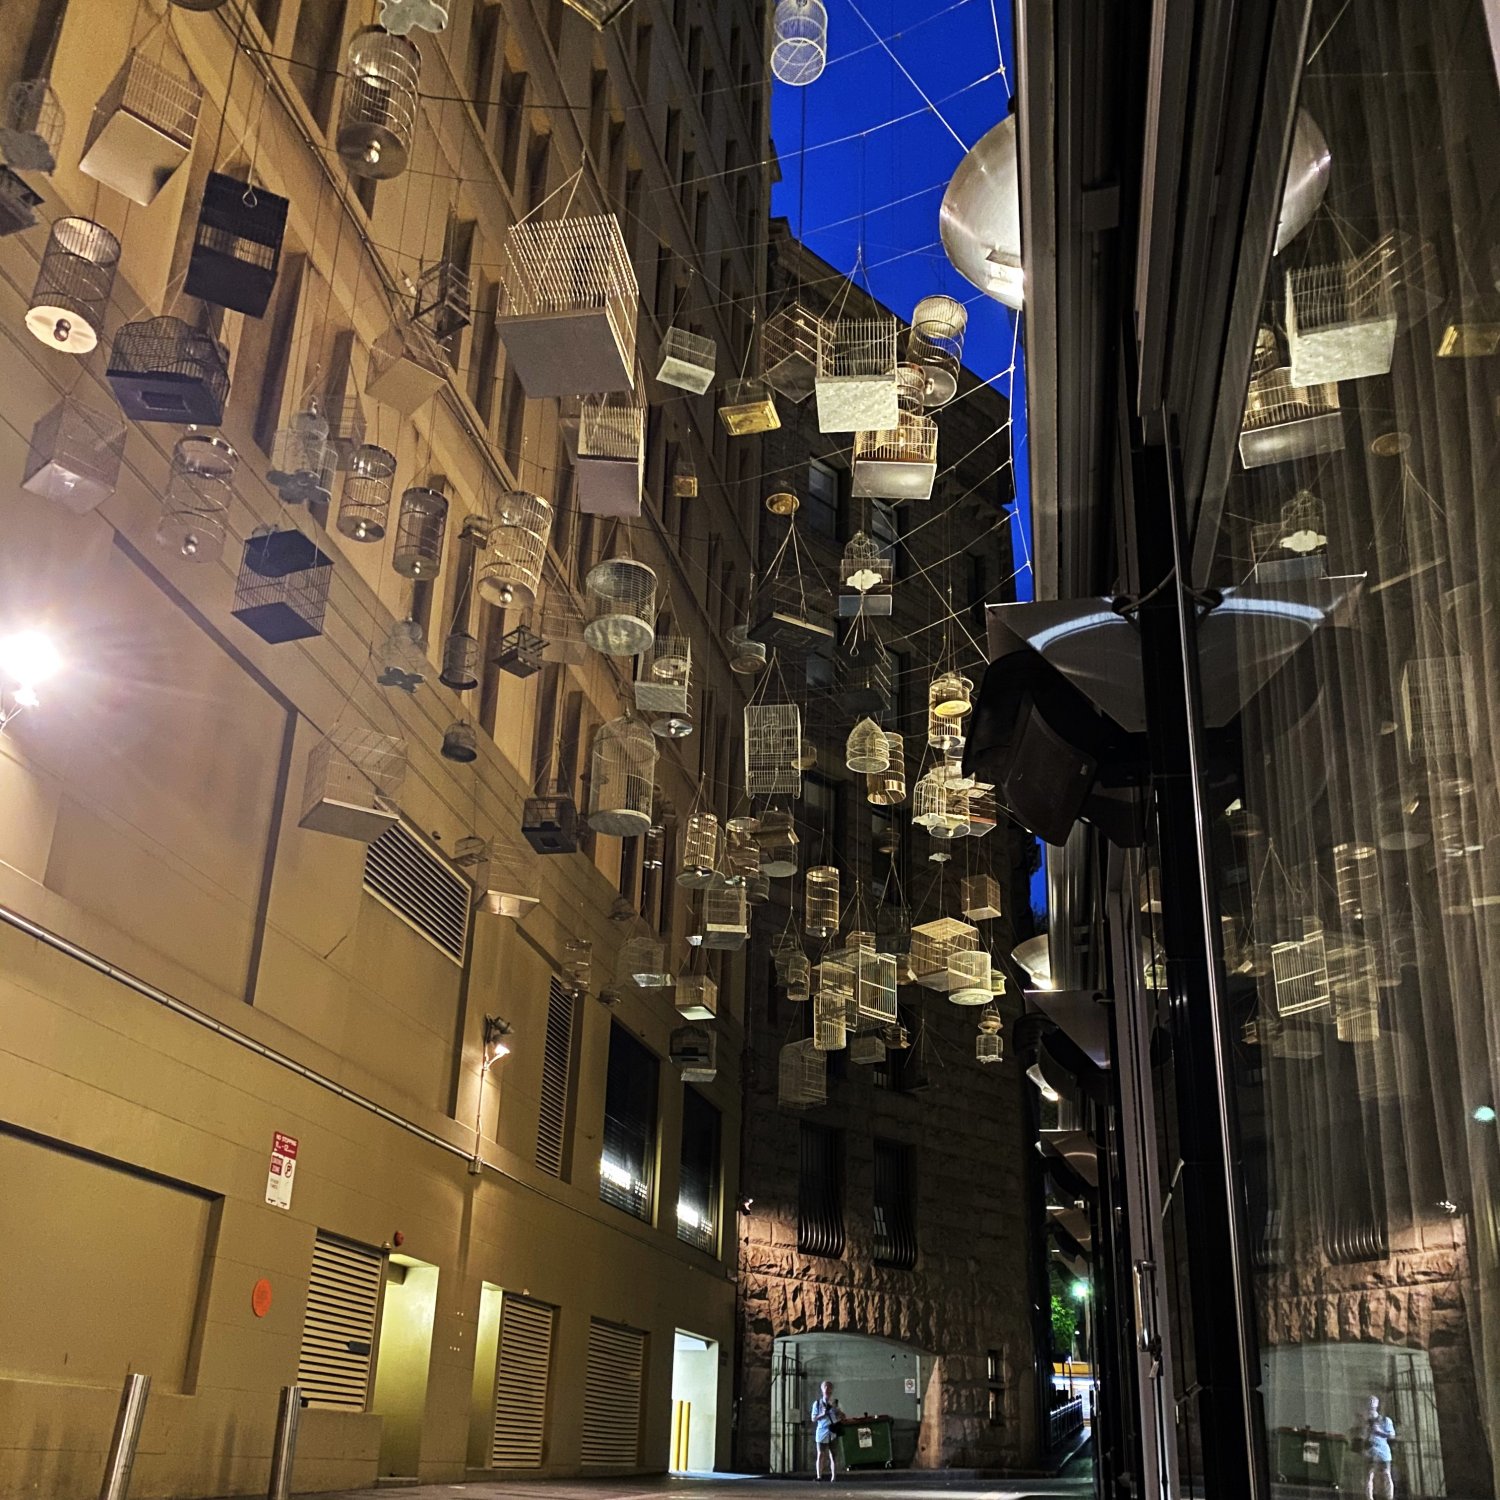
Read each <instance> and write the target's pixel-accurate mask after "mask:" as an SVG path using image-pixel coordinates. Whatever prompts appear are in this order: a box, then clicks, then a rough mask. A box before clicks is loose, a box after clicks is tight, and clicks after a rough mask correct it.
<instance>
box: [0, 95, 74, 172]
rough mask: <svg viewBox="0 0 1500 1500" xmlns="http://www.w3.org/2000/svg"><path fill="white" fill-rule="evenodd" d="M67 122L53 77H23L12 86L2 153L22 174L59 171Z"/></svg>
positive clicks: (1, 136) (1, 137)
mask: <svg viewBox="0 0 1500 1500" xmlns="http://www.w3.org/2000/svg"><path fill="white" fill-rule="evenodd" d="M65 124H66V121H65V119H64V116H63V108H62V103H61V101H60V100H59V99H58V97H57V90H56V89H54V88H53V87H52V80H51V79H49V78H23V79H22V80H21V81H20V82H18V83H14V84H12V85H11V89H10V93H9V94H8V95H7V96H6V100H5V124H4V125H3V126H0V151H3V152H4V153H5V160H6V161H7V162H8V163H9V164H10V165H11V166H12V167H14V168H15V169H16V171H18V172H41V173H42V174H43V175H46V174H47V173H50V172H54V171H56V170H57V159H58V158H57V153H58V152H59V150H61V148H62V140H63V130H64V127H65Z"/></svg>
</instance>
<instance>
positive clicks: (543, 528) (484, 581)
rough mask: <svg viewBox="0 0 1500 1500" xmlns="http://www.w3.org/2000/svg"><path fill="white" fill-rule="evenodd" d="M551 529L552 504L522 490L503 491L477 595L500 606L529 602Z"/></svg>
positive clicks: (539, 577) (545, 552)
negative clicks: (504, 493)
mask: <svg viewBox="0 0 1500 1500" xmlns="http://www.w3.org/2000/svg"><path fill="white" fill-rule="evenodd" d="M551 532H552V507H551V505H550V504H548V502H547V501H545V500H543V499H542V497H541V496H540V495H533V494H529V493H527V492H526V491H524V490H513V491H510V492H509V493H507V494H506V495H505V496H504V498H503V499H502V501H501V504H500V508H499V515H498V518H497V519H496V522H495V525H494V526H493V527H492V528H491V531H490V549H489V555H488V556H487V557H486V558H485V560H484V565H483V567H482V568H481V569H480V573H479V592H480V594H481V595H482V596H483V597H484V598H486V599H488V600H489V601H490V603H491V604H496V605H499V607H500V608H501V609H508V608H510V607H511V606H512V605H516V606H519V607H521V608H525V607H526V606H527V605H529V604H531V603H532V602H533V601H534V600H535V598H536V590H537V585H538V584H539V583H540V582H541V578H542V567H543V565H544V564H545V562H546V560H547V538H548V537H549V536H550V535H551Z"/></svg>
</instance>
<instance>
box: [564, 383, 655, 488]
mask: <svg viewBox="0 0 1500 1500" xmlns="http://www.w3.org/2000/svg"><path fill="white" fill-rule="evenodd" d="M575 471H576V473H577V476H578V508H579V510H581V511H582V512H583V513H584V514H585V515H589V516H638V515H640V513H641V484H642V481H643V480H644V478H645V473H646V409H645V407H644V406H642V405H641V403H640V402H639V401H638V400H637V399H636V397H635V396H633V395H631V394H630V393H628V392H625V393H621V394H614V395H605V396H586V397H584V401H583V410H582V413H581V415H580V416H579V419H578V461H577V463H576V465H575Z"/></svg>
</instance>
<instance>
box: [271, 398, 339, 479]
mask: <svg viewBox="0 0 1500 1500" xmlns="http://www.w3.org/2000/svg"><path fill="white" fill-rule="evenodd" d="M337 468H338V455H337V454H336V453H335V452H334V450H333V446H332V445H331V444H330V443H329V441H328V419H327V418H326V417H325V416H324V415H323V414H322V412H320V411H319V410H318V405H317V401H316V400H314V401H313V403H312V404H311V405H310V406H308V407H307V408H306V409H305V410H303V411H299V412H295V413H293V415H292V419H291V421H290V422H289V423H288V424H287V425H286V426H285V427H283V428H281V429H279V430H278V432H277V433H276V439H275V441H274V442H273V443H272V445H271V463H270V466H269V467H268V468H267V470H266V483H267V484H269V485H270V486H271V487H272V488H273V489H274V490H275V491H276V492H277V494H278V496H279V497H280V499H281V502H282V503H283V504H284V505H327V504H328V503H329V501H330V500H332V498H333V476H334V474H335V473H336V472H337Z"/></svg>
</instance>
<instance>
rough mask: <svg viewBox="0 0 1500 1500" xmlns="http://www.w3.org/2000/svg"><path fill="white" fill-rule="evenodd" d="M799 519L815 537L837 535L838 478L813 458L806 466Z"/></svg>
mask: <svg viewBox="0 0 1500 1500" xmlns="http://www.w3.org/2000/svg"><path fill="white" fill-rule="evenodd" d="M800 519H801V521H802V524H803V525H804V526H805V527H806V529H807V530H808V531H810V532H812V533H813V534H814V535H816V536H829V537H832V536H837V535H838V531H839V476H838V473H837V472H836V471H835V470H833V469H831V468H829V467H828V465H827V464H824V463H819V462H818V460H817V459H815V458H814V459H811V460H810V461H809V462H808V465H807V495H806V497H805V498H804V500H803V502H802V513H801V517H800Z"/></svg>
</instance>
